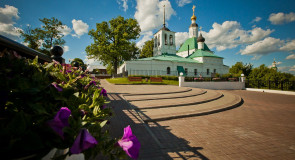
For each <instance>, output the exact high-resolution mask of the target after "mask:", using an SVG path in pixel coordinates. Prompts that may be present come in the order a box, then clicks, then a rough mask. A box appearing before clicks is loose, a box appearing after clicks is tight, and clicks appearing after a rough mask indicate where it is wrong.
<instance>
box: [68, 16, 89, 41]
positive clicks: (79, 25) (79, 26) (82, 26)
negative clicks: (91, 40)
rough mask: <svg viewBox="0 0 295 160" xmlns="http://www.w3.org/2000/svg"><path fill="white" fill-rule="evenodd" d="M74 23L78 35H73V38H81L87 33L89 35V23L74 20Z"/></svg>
mask: <svg viewBox="0 0 295 160" xmlns="http://www.w3.org/2000/svg"><path fill="white" fill-rule="evenodd" d="M72 23H73V29H74V31H75V33H76V34H73V36H75V37H78V38H80V36H82V35H83V34H85V33H88V28H89V25H88V24H87V23H84V22H83V21H82V20H76V19H73V20H72Z"/></svg>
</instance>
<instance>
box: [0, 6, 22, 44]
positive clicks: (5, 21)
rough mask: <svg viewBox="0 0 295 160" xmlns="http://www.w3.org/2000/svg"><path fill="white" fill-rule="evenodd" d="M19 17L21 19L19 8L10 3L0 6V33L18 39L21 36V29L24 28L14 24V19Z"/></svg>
mask: <svg viewBox="0 0 295 160" xmlns="http://www.w3.org/2000/svg"><path fill="white" fill-rule="evenodd" d="M17 19H19V16H18V9H17V8H15V7H13V6H9V5H5V7H4V8H1V7H0V34H1V35H3V36H5V37H8V38H11V39H13V40H17V39H18V38H19V36H20V32H19V31H21V30H22V29H21V28H18V27H15V26H14V24H15V22H14V21H15V20H17Z"/></svg>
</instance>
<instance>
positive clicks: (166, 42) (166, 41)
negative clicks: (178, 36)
mask: <svg viewBox="0 0 295 160" xmlns="http://www.w3.org/2000/svg"><path fill="white" fill-rule="evenodd" d="M167 44H168V40H167V34H165V45H167Z"/></svg>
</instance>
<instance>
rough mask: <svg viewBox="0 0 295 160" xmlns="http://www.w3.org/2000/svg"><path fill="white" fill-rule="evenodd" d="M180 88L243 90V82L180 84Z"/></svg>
mask: <svg viewBox="0 0 295 160" xmlns="http://www.w3.org/2000/svg"><path fill="white" fill-rule="evenodd" d="M180 86H181V87H192V88H204V89H215V90H233V89H235V90H241V89H245V83H244V82H182V83H181V84H180Z"/></svg>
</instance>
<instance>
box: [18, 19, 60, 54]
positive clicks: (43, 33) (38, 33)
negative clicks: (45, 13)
mask: <svg viewBox="0 0 295 160" xmlns="http://www.w3.org/2000/svg"><path fill="white" fill-rule="evenodd" d="M39 20H40V21H41V22H42V23H43V25H42V27H41V28H35V29H32V28H31V27H30V26H29V27H28V28H27V29H26V30H25V31H20V32H21V36H22V37H23V38H24V42H25V43H28V47H30V48H32V49H35V50H38V51H41V52H43V53H45V54H47V55H50V49H51V47H53V46H55V45H59V46H63V45H64V44H65V40H63V39H62V38H63V35H62V33H61V31H60V29H63V24H62V22H61V21H59V20H58V19H56V18H54V17H52V18H51V19H48V18H43V19H39Z"/></svg>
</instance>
